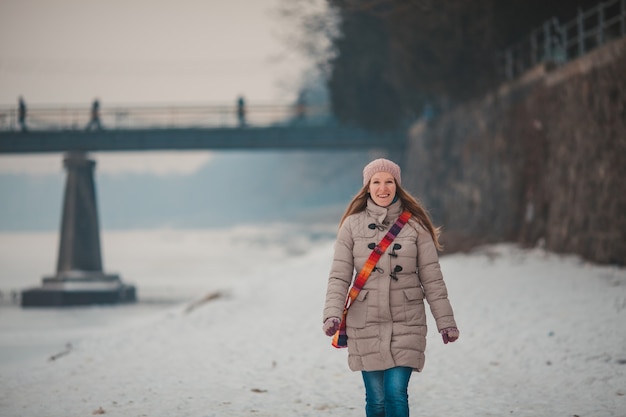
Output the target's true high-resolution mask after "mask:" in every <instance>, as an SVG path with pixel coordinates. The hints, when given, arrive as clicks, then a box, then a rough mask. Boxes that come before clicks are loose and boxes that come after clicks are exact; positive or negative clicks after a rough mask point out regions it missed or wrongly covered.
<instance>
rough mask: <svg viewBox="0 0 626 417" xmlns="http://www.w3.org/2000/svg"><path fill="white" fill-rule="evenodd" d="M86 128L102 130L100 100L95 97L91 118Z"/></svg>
mask: <svg viewBox="0 0 626 417" xmlns="http://www.w3.org/2000/svg"><path fill="white" fill-rule="evenodd" d="M85 129H86V130H94V129H95V130H101V129H102V124H101V123H100V101H98V99H95V100H94V101H93V103H92V104H91V118H90V119H89V123H87V127H86V128H85Z"/></svg>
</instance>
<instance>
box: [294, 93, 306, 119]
mask: <svg viewBox="0 0 626 417" xmlns="http://www.w3.org/2000/svg"><path fill="white" fill-rule="evenodd" d="M306 107H307V106H306V91H305V90H302V91H300V94H298V100H297V101H296V123H303V122H304V119H305V118H306Z"/></svg>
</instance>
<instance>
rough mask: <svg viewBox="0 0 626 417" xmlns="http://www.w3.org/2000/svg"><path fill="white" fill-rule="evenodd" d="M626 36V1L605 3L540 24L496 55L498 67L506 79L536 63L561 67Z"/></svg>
mask: <svg viewBox="0 0 626 417" xmlns="http://www.w3.org/2000/svg"><path fill="white" fill-rule="evenodd" d="M623 36H626V0H609V1H603V2H600V3H599V4H598V5H597V6H595V7H593V8H591V9H589V10H586V11H583V10H582V9H580V8H579V9H578V12H577V15H576V18H575V19H572V20H571V21H569V22H566V23H561V22H559V20H558V19H557V18H552V19H549V20H547V21H545V22H544V24H543V25H542V26H541V27H538V28H536V29H534V30H533V31H532V32H531V33H530V36H529V37H528V38H526V39H525V40H523V41H522V42H520V43H517V44H515V45H512V46H510V47H508V48H507V49H505V50H504V51H503V52H502V53H500V54H498V67H499V69H500V72H501V75H502V76H503V77H504V78H505V79H507V80H513V79H515V78H517V77H519V76H520V75H521V74H523V73H524V72H525V71H527V70H528V69H530V68H532V67H534V66H535V65H538V64H540V63H551V64H554V65H561V64H563V63H565V62H567V61H569V60H571V59H574V58H577V57H579V56H582V55H584V54H585V53H587V52H589V51H590V50H592V49H594V48H597V47H599V46H601V45H603V44H605V43H607V42H609V41H611V40H613V39H617V38H620V37H623Z"/></svg>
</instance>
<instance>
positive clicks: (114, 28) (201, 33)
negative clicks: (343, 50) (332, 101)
mask: <svg viewBox="0 0 626 417" xmlns="http://www.w3.org/2000/svg"><path fill="white" fill-rule="evenodd" d="M280 1H281V0H168V1H165V0H2V1H1V2H0V105H15V103H16V101H17V97H18V96H19V95H20V94H22V95H24V97H25V99H26V101H27V102H28V103H31V104H33V103H45V104H48V103H51V104H54V103H61V104H65V103H77V104H80V103H90V102H91V100H93V98H94V97H96V96H97V97H100V98H101V100H102V101H103V102H105V103H106V102H108V103H147V102H149V103H165V104H175V103H190V102H193V103H196V102H207V101H209V102H230V101H234V100H235V97H236V96H237V95H239V94H244V95H245V96H246V97H247V98H249V99H250V100H254V101H285V100H291V99H293V95H294V92H293V88H294V87H297V86H296V83H297V80H298V78H299V76H300V74H301V72H302V69H303V68H304V62H303V59H302V58H301V56H299V55H298V54H297V53H296V52H294V51H293V50H290V48H288V47H287V46H286V44H285V42H284V38H285V37H289V32H290V31H292V32H293V31H294V30H295V25H290V24H289V22H286V21H284V20H281V19H280V18H278V17H277V16H276V13H275V11H276V7H277V5H278V4H279V3H280Z"/></svg>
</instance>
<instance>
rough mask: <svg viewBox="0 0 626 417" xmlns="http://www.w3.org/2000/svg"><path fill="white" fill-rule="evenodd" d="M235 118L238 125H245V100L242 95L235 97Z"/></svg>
mask: <svg viewBox="0 0 626 417" xmlns="http://www.w3.org/2000/svg"><path fill="white" fill-rule="evenodd" d="M237 120H238V121H239V127H245V126H246V101H245V99H244V98H243V96H239V98H238V99H237Z"/></svg>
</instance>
